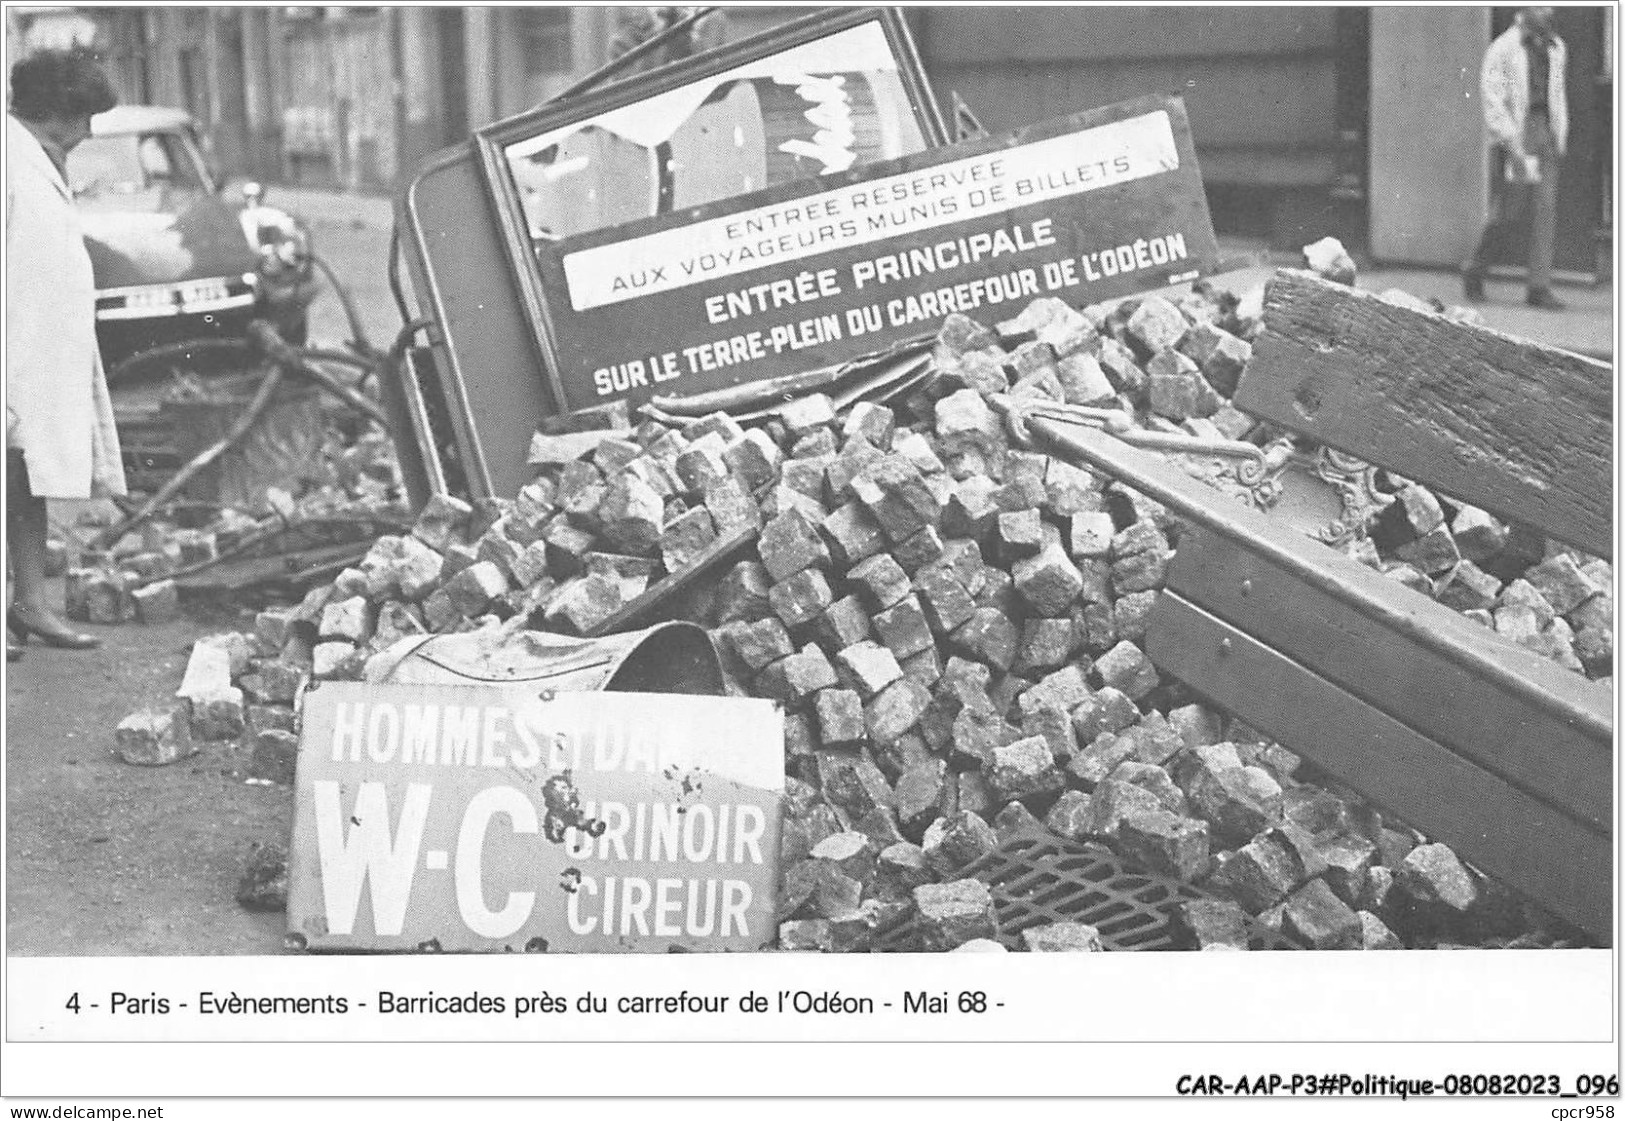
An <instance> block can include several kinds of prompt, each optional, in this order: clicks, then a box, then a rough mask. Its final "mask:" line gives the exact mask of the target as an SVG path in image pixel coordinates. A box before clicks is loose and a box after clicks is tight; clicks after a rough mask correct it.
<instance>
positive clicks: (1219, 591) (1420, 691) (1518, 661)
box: [1152, 530, 1614, 835]
mask: <svg viewBox="0 0 1625 1121" xmlns="http://www.w3.org/2000/svg"><path fill="white" fill-rule="evenodd" d="M1308 544H1310V545H1313V543H1312V542H1309V543H1308ZM1315 548H1316V549H1320V547H1319V546H1315ZM1320 551H1324V552H1326V553H1327V554H1328V556H1331V557H1333V558H1335V560H1336V561H1338V562H1344V561H1345V558H1342V557H1340V556H1336V554H1333V553H1332V552H1331V550H1320ZM1354 568H1355V569H1357V570H1358V571H1353V572H1350V573H1349V577H1350V580H1349V583H1350V586H1351V588H1352V589H1353V590H1356V591H1358V592H1359V593H1361V594H1362V595H1364V596H1367V597H1369V598H1371V599H1373V600H1378V601H1382V602H1384V603H1386V604H1389V605H1391V607H1392V610H1394V611H1400V612H1406V613H1407V614H1409V615H1410V616H1411V617H1412V618H1413V619H1414V620H1415V621H1416V624H1417V627H1416V632H1424V631H1425V632H1430V633H1432V634H1433V635H1434V636H1435V637H1436V638H1437V640H1438V641H1436V642H1434V643H1425V642H1423V641H1421V640H1420V639H1419V638H1418V637H1416V632H1413V633H1407V632H1404V631H1398V630H1395V629H1393V628H1391V627H1388V626H1384V625H1383V624H1382V623H1380V622H1378V621H1377V620H1375V619H1373V618H1372V617H1370V616H1369V615H1367V614H1365V613H1363V612H1362V611H1361V610H1360V606H1361V605H1360V604H1359V603H1358V602H1357V601H1350V600H1347V599H1343V598H1340V597H1338V596H1333V595H1330V594H1328V593H1326V592H1325V591H1322V590H1321V589H1319V588H1316V587H1314V586H1312V585H1310V584H1309V583H1308V582H1306V581H1305V580H1303V579H1302V578H1301V577H1300V576H1298V575H1297V574H1295V573H1293V572H1292V571H1290V570H1288V569H1287V568H1285V567H1284V566H1282V565H1281V564H1279V563H1277V562H1274V561H1271V560H1269V559H1267V558H1265V557H1263V556H1261V555H1260V554H1258V553H1257V552H1255V551H1253V550H1251V549H1249V548H1247V547H1246V546H1245V545H1244V544H1241V543H1239V542H1236V541H1232V540H1229V539H1227V538H1224V537H1221V536H1220V535H1218V534H1215V533H1211V532H1207V531H1204V530H1195V531H1192V532H1190V533H1188V534H1186V535H1185V536H1184V537H1182V538H1181V539H1180V542H1179V551H1178V553H1177V554H1176V556H1175V558H1174V561H1173V563H1172V565H1171V566H1170V567H1169V570H1168V583H1167V587H1168V590H1169V591H1171V592H1177V593H1178V594H1179V595H1181V596H1182V597H1184V598H1185V599H1187V600H1189V601H1190V602H1192V603H1194V604H1197V605H1198V606H1200V607H1202V608H1203V609H1205V610H1206V611H1208V612H1211V613H1212V614H1214V615H1216V616H1218V617H1219V618H1221V619H1223V620H1225V621H1226V622H1229V623H1233V624H1235V625H1237V626H1239V627H1240V628H1242V629H1243V630H1245V631H1246V632H1247V633H1248V634H1249V635H1251V636H1252V637H1253V638H1255V639H1257V640H1259V641H1260V642H1262V643H1264V644H1265V645H1267V646H1271V647H1274V648H1275V649H1276V650H1278V651H1280V652H1281V653H1282V654H1285V655H1286V656H1287V657H1289V658H1291V659H1293V660H1294V661H1297V662H1300V663H1302V664H1303V665H1304V666H1306V667H1307V668H1308V669H1310V670H1313V671H1314V672H1315V673H1317V674H1319V675H1320V676H1322V677H1325V678H1327V679H1328V680H1330V681H1331V682H1333V683H1334V684H1336V685H1338V686H1340V687H1342V688H1343V689H1346V690H1348V691H1349V692H1350V693H1353V694H1354V695H1355V696H1357V697H1359V698H1360V699H1362V700H1364V701H1366V702H1368V703H1370V704H1372V705H1374V706H1375V707H1376V708H1378V709H1380V710H1381V711H1382V712H1385V713H1387V714H1388V715H1389V716H1392V717H1394V718H1396V719H1398V720H1399V721H1400V722H1402V723H1404V724H1406V725H1409V726H1410V727H1412V728H1414V729H1416V730H1417V731H1419V732H1421V733H1422V734H1423V735H1425V736H1427V737H1428V738H1429V739H1432V740H1435V741H1437V742H1439V743H1441V744H1444V745H1445V746H1447V747H1449V748H1450V749H1451V750H1452V751H1455V752H1456V753H1457V754H1460V755H1462V756H1464V757H1466V758H1469V759H1472V760H1473V761H1474V762H1476V763H1477V764H1479V765H1480V766H1483V767H1485V768H1487V769H1488V770H1490V771H1492V772H1494V773H1496V774H1498V775H1500V776H1502V777H1503V778H1505V779H1506V780H1507V781H1509V782H1511V783H1512V784H1513V785H1515V786H1518V787H1519V788H1521V789H1523V790H1526V791H1528V792H1530V793H1531V794H1533V795H1535V796H1537V797H1539V798H1541V799H1542V800H1543V801H1546V802H1549V803H1551V804H1553V805H1554V806H1556V807H1558V808H1559V809H1561V810H1563V811H1564V812H1566V813H1569V814H1571V815H1574V816H1576V817H1578V818H1580V819H1582V820H1583V821H1585V822H1586V823H1587V824H1588V825H1590V826H1591V827H1592V828H1593V829H1596V830H1599V831H1601V832H1603V833H1604V834H1605V835H1606V834H1608V833H1609V832H1610V831H1611V830H1612V826H1613V819H1614V812H1613V763H1614V751H1613V729H1612V726H1611V721H1612V713H1613V694H1612V692H1611V691H1610V690H1609V689H1607V688H1606V687H1604V686H1601V685H1598V684H1597V683H1596V682H1592V681H1587V680H1586V679H1585V678H1583V677H1581V676H1580V675H1579V674H1575V673H1571V672H1570V671H1568V670H1565V669H1563V668H1562V667H1561V666H1558V665H1557V664H1555V663H1554V662H1552V661H1551V660H1550V659H1547V658H1544V657H1541V656H1540V655H1538V654H1536V653H1534V652H1533V651H1530V650H1525V649H1523V648H1521V647H1518V646H1515V645H1514V644H1512V643H1510V642H1507V641H1506V640H1504V639H1502V638H1501V637H1500V636H1498V635H1496V634H1495V633H1494V632H1492V631H1490V630H1487V629H1486V628H1485V627H1483V626H1481V625H1479V624H1477V623H1474V622H1472V621H1471V620H1469V619H1466V618H1464V617H1462V616H1461V615H1459V614H1457V613H1456V612H1454V611H1451V610H1450V609H1448V608H1445V607H1441V606H1440V605H1439V604H1436V603H1433V602H1432V601H1430V600H1427V599H1425V598H1423V597H1422V596H1419V595H1418V594H1417V593H1415V592H1413V591H1411V590H1410V589H1408V588H1406V587H1404V586H1402V585H1400V584H1399V583H1397V582H1396V581H1393V580H1391V579H1388V578H1387V577H1385V576H1382V575H1380V574H1378V573H1376V572H1373V571H1371V570H1370V569H1367V568H1365V567H1364V566H1363V565H1355V566H1354ZM1468 647H1472V648H1473V652H1474V654H1475V658H1474V659H1473V660H1472V661H1469V660H1468V659H1466V658H1465V657H1463V656H1462V655H1461V654H1460V652H1461V651H1462V650H1463V649H1465V648H1468ZM1487 656H1488V657H1495V658H1496V659H1498V660H1499V661H1500V662H1501V663H1503V664H1504V665H1506V666H1507V667H1508V668H1509V669H1512V670H1513V671H1514V672H1518V673H1520V674H1522V675H1524V676H1526V677H1527V678H1528V679H1529V681H1530V683H1531V684H1532V685H1533V686H1535V689H1536V690H1538V692H1527V691H1526V692H1512V691H1509V690H1506V689H1504V688H1502V687H1501V686H1500V685H1499V684H1498V683H1496V682H1494V681H1491V680H1489V679H1488V678H1486V677H1485V676H1484V675H1483V674H1482V673H1480V672H1477V671H1475V668H1474V665H1475V663H1476V661H1478V660H1479V659H1481V658H1483V657H1487ZM1152 659H1153V660H1156V654H1155V653H1153V654H1152ZM1553 697H1561V698H1565V699H1566V700H1567V703H1566V704H1554V703H1552V698H1553ZM1576 708H1580V709H1584V708H1589V709H1590V711H1591V714H1592V719H1591V720H1589V721H1579V720H1574V719H1572V716H1573V713H1574V710H1575V709H1576Z"/></svg>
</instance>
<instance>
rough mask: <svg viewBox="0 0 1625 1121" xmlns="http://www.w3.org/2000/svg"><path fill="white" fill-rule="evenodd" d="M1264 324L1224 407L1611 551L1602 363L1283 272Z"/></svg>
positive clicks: (1606, 369) (1609, 376)
mask: <svg viewBox="0 0 1625 1121" xmlns="http://www.w3.org/2000/svg"><path fill="white" fill-rule="evenodd" d="M1264 326H1265V328H1266V330H1265V331H1264V333H1263V334H1262V335H1260V336H1259V337H1258V338H1257V339H1256V340H1255V341H1254V343H1253V354H1252V360H1251V361H1250V362H1249V363H1248V364H1247V369H1246V370H1245V371H1244V373H1243V374H1242V378H1241V384H1240V387H1239V388H1238V389H1237V391H1236V398H1235V404H1236V407H1237V408H1239V409H1241V410H1242V411H1244V412H1247V413H1251V414H1252V415H1254V416H1258V417H1262V418H1264V419H1265V420H1271V421H1274V422H1275V423H1277V424H1280V425H1283V426H1285V427H1286V428H1289V429H1291V430H1292V431H1294V432H1298V433H1301V434H1302V435H1305V436H1308V437H1311V438H1312V439H1315V440H1318V441H1319V442H1321V443H1323V444H1328V445H1330V446H1331V447H1334V448H1338V449H1340V450H1342V451H1345V452H1348V453H1349V454H1351V455H1356V456H1359V457H1360V458H1361V459H1365V460H1367V461H1369V462H1371V463H1375V464H1379V465H1380V466H1383V467H1387V468H1389V469H1391V470H1393V471H1396V472H1398V473H1399V474H1401V475H1404V476H1405V477H1406V478H1409V479H1414V480H1416V481H1417V482H1421V483H1424V484H1426V485H1428V486H1430V487H1436V488H1437V489H1438V490H1440V491H1442V492H1443V493H1445V494H1447V495H1450V496H1451V497H1453V498H1457V499H1460V500H1462V501H1464V502H1469V503H1471V504H1473V505H1475V506H1481V507H1483V508H1484V509H1486V510H1488V511H1490V512H1491V513H1492V514H1495V515H1496V516H1497V517H1500V518H1504V519H1507V520H1510V521H1517V522H1523V523H1526V524H1528V525H1531V526H1534V527H1536V528H1537V529H1540V530H1541V531H1543V532H1544V533H1546V534H1548V535H1550V536H1552V537H1555V538H1557V539H1558V540H1560V541H1564V542H1567V543H1568V544H1571V545H1574V546H1577V547H1579V548H1581V549H1584V550H1586V551H1587V552H1589V553H1593V554H1595V555H1597V556H1602V557H1612V556H1613V551H1614V546H1613V536H1614V532H1613V529H1614V526H1613V514H1614V470H1613V447H1614V426H1613V383H1614V377H1613V369H1612V367H1610V366H1608V365H1606V364H1604V363H1601V362H1596V361H1593V360H1592V359H1590V358H1584V357H1581V356H1580V355H1578V354H1571V353H1569V352H1568V351H1564V350H1558V349H1556V348H1555V347H1549V346H1544V345H1542V344H1540V343H1535V342H1530V341H1528V340H1526V339H1518V338H1514V337H1512V336H1510V335H1504V334H1501V333H1499V332H1496V331H1491V330H1489V329H1487V328H1484V327H1475V326H1472V325H1469V324H1464V323H1455V322H1452V321H1451V320H1448V319H1446V318H1445V317H1444V316H1442V315H1435V314H1433V313H1431V312H1423V311H1415V310H1412V309H1410V308H1404V307H1399V306H1397V305H1395V304H1391V303H1388V302H1387V301H1385V300H1382V299H1379V298H1378V297H1377V296H1376V295H1375V294H1374V293H1371V292H1364V291H1360V290H1357V289H1354V288H1349V287H1346V286H1344V285H1340V284H1332V283H1330V282H1328V281H1325V280H1322V279H1320V278H1319V277H1317V276H1314V275H1313V274H1311V273H1306V272H1300V271H1296V270H1287V269H1282V270H1278V271H1277V272H1276V274H1275V276H1274V278H1273V279H1271V281H1270V282H1269V285H1268V286H1267V287H1266V288H1265V290H1264Z"/></svg>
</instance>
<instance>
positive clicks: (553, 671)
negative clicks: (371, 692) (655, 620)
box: [366, 622, 727, 697]
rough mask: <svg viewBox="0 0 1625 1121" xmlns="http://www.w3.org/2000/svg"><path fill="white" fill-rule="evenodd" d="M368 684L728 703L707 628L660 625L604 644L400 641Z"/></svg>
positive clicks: (509, 638)
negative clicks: (671, 696) (529, 688)
mask: <svg viewBox="0 0 1625 1121" xmlns="http://www.w3.org/2000/svg"><path fill="white" fill-rule="evenodd" d="M366 679H367V681H368V682H369V683H374V684H379V683H391V684H402V685H483V684H489V685H514V684H522V685H534V686H536V687H537V688H540V689H552V690H557V691H569V692H592V691H594V690H603V691H605V692H617V693H691V694H697V695H700V696H717V697H720V696H725V695H726V694H727V686H726V684H725V683H724V680H723V676H722V663H721V661H720V659H718V657H717V652H716V648H715V647H713V646H712V645H711V638H710V636H709V635H708V634H706V632H705V628H703V627H699V626H695V625H694V624H693V623H682V622H673V623H662V624H660V625H659V626H656V627H650V628H648V629H647V630H641V631H629V632H627V633H625V634H612V635H605V636H603V637H602V638H571V637H569V636H567V635H560V634H549V633H547V632H545V631H529V630H522V631H505V630H504V629H503V628H500V627H488V628H486V629H484V630H478V631H466V632H464V633H462V634H446V635H420V636H415V637H412V638H407V639H402V640H401V641H400V642H397V643H396V644H395V645H394V646H392V647H390V648H389V649H388V650H386V651H384V652H383V653H381V654H379V655H378V656H376V657H375V658H373V659H372V660H371V661H369V662H368V663H367V671H366Z"/></svg>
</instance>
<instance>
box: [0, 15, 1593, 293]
mask: <svg viewBox="0 0 1625 1121" xmlns="http://www.w3.org/2000/svg"><path fill="white" fill-rule="evenodd" d="M634 11H635V10H634V9H630V8H617V7H574V6H565V5H526V6H522V7H461V8H459V7H423V6H414V7H372V8H367V7H350V8H316V7H276V8H265V7H259V8H254V7H218V8H217V7H192V8H145V7H142V8H21V9H8V18H9V21H10V26H8V32H10V34H8V52H11V53H15V51H16V50H18V49H23V50H26V49H31V48H32V47H33V46H37V45H40V44H41V43H52V42H56V41H58V40H61V39H63V38H65V37H69V38H71V37H74V36H78V37H79V38H80V39H89V40H91V41H93V42H94V44H95V45H96V46H98V47H99V48H100V49H102V50H103V51H104V52H105V53H106V55H107V57H108V59H109V62H110V66H111V68H112V69H113V70H114V71H115V73H116V75H117V78H118V81H119V83H120V85H121V87H122V92H123V93H124V95H125V96H126V97H127V98H129V99H130V100H135V101H152V102H158V103H162V104H171V105H179V106H182V107H184V108H187V109H189V110H190V111H191V112H192V113H193V114H194V115H195V116H197V117H198V118H199V119H200V120H201V121H203V122H205V123H206V124H207V126H208V128H209V131H210V133H211V134H212V135H213V136H214V138H215V146H216V152H215V155H216V158H217V160H218V161H219V162H220V163H221V165H222V166H223V167H224V168H225V169H226V170H227V171H228V172H230V173H235V174H241V175H256V176H261V177H265V178H269V179H276V180H281V181H286V182H293V183H302V184H310V185H321V186H329V187H337V188H342V189H348V190H370V191H387V190H392V189H394V188H395V187H397V186H399V185H401V184H403V183H404V182H405V181H406V180H407V179H409V178H410V176H411V173H412V171H413V169H414V168H415V167H416V166H417V165H418V164H419V163H421V162H422V160H423V159H425V158H426V157H427V156H429V155H430V154H431V153H433V152H435V151H437V150H438V149H440V148H443V147H446V146H448V145H451V144H455V143H459V142H461V141H463V140H464V139H466V138H467V137H468V135H469V133H470V132H471V131H472V130H474V129H477V128H479V127H481V126H483V125H486V124H489V123H491V122H493V121H496V120H499V119H502V118H504V117H507V116H511V115H513V114H515V113H518V112H522V111H524V110H526V109H529V108H532V107H534V106H536V105H538V104H541V103H542V102H544V101H546V100H547V99H548V98H550V97H552V96H553V95H555V94H557V93H558V92H559V91H561V90H563V89H564V88H566V87H567V86H568V85H570V84H571V83H572V82H574V81H575V80H577V79H579V78H580V77H582V76H584V75H586V74H588V73H590V72H591V71H593V70H595V69H597V68H598V67H599V66H602V65H603V64H604V63H605V62H607V61H608V60H609V57H610V52H611V43H612V42H613V40H614V39H615V37H616V35H617V33H618V32H619V31H621V30H622V29H623V27H624V25H625V21H626V20H627V19H628V18H629V14H630V13H632V12H634ZM807 11H808V9H806V8H785V7H764V6H748V7H746V6H730V7H728V8H726V14H725V32H726V35H727V37H728V38H731V39H738V38H742V37H745V36H748V35H751V34H754V33H755V32H757V31H761V30H765V29H766V28H768V27H771V26H773V25H775V24H777V23H780V22H782V21H784V20H788V19H794V18H797V17H798V16H801V15H804V14H806V12H807ZM1512 11H1513V9H1510V8H1506V9H1491V8H1465V7H1450V6H1445V7H1439V6H1425V7H1423V6H1417V7H1398V8H1374V9H1367V8H1351V7H1333V6H1304V7H1280V6H1264V7H1229V6H1220V5H1196V6H1189V7H1154V8H1153V7H1147V8H1141V7H1134V6H1128V5H1111V6H1101V7H1088V6H1062V7H1041V8H1040V7H1031V8H1021V7H1015V6H1010V5H997V6H992V5H989V6H978V5H963V6H941V7H920V8H909V9H907V10H906V12H907V19H908V22H909V24H910V26H911V28H912V30H913V33H914V36H915V39H916V41H917V43H918V45H919V48H920V54H921V57H922V59H923V60H924V63H925V66H926V70H927V73H928V74H929V76H930V78H931V80H932V82H933V84H934V86H935V88H936V90H937V92H938V95H939V97H940V98H941V100H942V102H943V104H944V105H945V106H946V105H948V104H949V103H950V100H951V97H952V96H953V95H955V94H957V95H958V96H959V97H960V98H961V99H963V101H964V103H965V104H967V105H968V106H969V107H970V108H971V109H972V111H973V112H974V113H975V115H976V116H977V117H978V118H979V119H980V120H981V122H982V123H983V124H984V125H985V126H986V127H987V128H988V129H990V130H993V131H1000V130H1004V129H1008V128H1014V127H1017V126H1020V125H1022V124H1026V123H1030V122H1034V121H1039V120H1043V119H1046V118H1048V117H1054V116H1059V115H1062V114H1065V113H1070V112H1074V111H1076V110H1079V109H1085V108H1091V107H1094V106H1098V105H1103V104H1108V103H1110V102H1114V101H1121V100H1124V99H1126V98H1129V97H1134V96H1138V95H1141V94H1146V93H1168V92H1172V91H1178V92H1180V93H1183V94H1184V96H1185V99H1186V104H1187V108H1188V110H1189V113H1190V118H1191V125H1192V131H1193V133H1194V136H1195V141H1196V147H1197V152H1198V156H1199V158H1200V161H1201V164H1202V171H1203V175H1204V179H1205V181H1206V183H1207V184H1208V188H1209V201H1210V205H1211V209H1212V211H1213V214H1214V220H1215V224H1216V225H1217V226H1218V228H1219V229H1220V231H1221V232H1223V233H1228V234H1234V235H1241V236H1248V237H1255V238H1267V239H1269V240H1270V241H1271V242H1272V243H1273V244H1276V245H1280V246H1291V245H1298V244H1302V243H1303V241H1304V240H1306V239H1312V238H1315V237H1319V236H1322V235H1324V234H1327V233H1331V234H1335V235H1337V236H1339V237H1341V238H1343V239H1344V240H1345V241H1346V242H1348V243H1350V244H1352V245H1357V246H1365V247H1368V248H1369V249H1370V251H1371V253H1372V254H1373V255H1374V256H1376V257H1378V258H1379V259H1384V260H1390V261H1406V262H1416V263H1431V264H1453V263H1455V262H1456V261H1458V260H1459V259H1460V258H1461V256H1462V255H1463V254H1464V252H1465V249H1466V247H1467V245H1468V244H1469V243H1470V240H1471V238H1472V237H1473V236H1475V234H1476V231H1477V228H1478V225H1479V223H1480V221H1481V219H1482V216H1483V213H1484V209H1485V207H1486V206H1487V201H1488V197H1489V190H1488V177H1487V167H1488V164H1487V161H1486V160H1485V158H1484V154H1483V151H1482V146H1481V137H1482V125H1481V122H1480V119H1479V117H1480V113H1479V108H1478V105H1477V96H1478V95H1477V73H1478V64H1479V60H1480V58H1481V57H1482V55H1483V52H1484V49H1485V47H1487V46H1488V44H1489V41H1490V39H1491V38H1492V36H1493V35H1494V34H1495V33H1497V32H1498V31H1500V30H1501V29H1502V28H1504V27H1505V26H1506V24H1507V22H1508V21H1509V20H1510V18H1511V12H1512ZM1612 18H1613V11H1612V9H1611V8H1608V7H1602V6H1598V7H1586V8H1564V9H1560V10H1559V29H1560V31H1561V32H1562V33H1563V35H1564V37H1565V39H1566V40H1567V41H1568V44H1569V51H1570V60H1571V61H1570V73H1569V95H1570V97H1569V100H1570V103H1571V106H1572V115H1573V118H1574V139H1573V142H1572V143H1571V155H1570V158H1569V160H1568V161H1567V163H1566V164H1565V168H1564V178H1563V183H1562V199H1561V203H1560V213H1562V214H1563V216H1564V222H1565V229H1564V231H1563V232H1562V234H1561V237H1560V242H1561V244H1560V248H1559V263H1560V265H1561V266H1563V267H1566V268H1568V269H1569V270H1571V271H1577V272H1585V271H1587V270H1592V269H1594V268H1595V267H1596V263H1597V260H1598V258H1599V256H1602V255H1605V254H1602V253H1601V252H1600V250H1602V249H1603V248H1604V247H1606V246H1607V245H1609V244H1611V243H1610V242H1609V241H1608V240H1607V234H1608V232H1609V231H1610V229H1611V222H1612V215H1611V213H1610V212H1609V209H1608V206H1607V202H1606V200H1607V199H1608V198H1609V197H1610V194H1611V174H1612V155H1613V153H1612V120H1611V116H1610V113H1611V105H1612V90H1613V75H1612V51H1611V50H1610V49H1609V48H1610V46H1611V43H1612V38H1613V27H1612Z"/></svg>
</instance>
